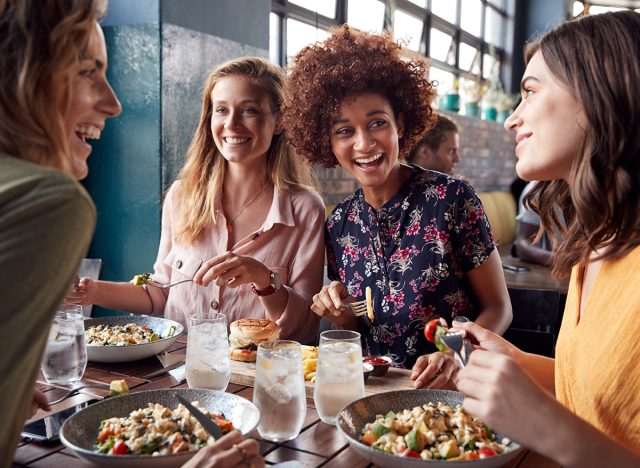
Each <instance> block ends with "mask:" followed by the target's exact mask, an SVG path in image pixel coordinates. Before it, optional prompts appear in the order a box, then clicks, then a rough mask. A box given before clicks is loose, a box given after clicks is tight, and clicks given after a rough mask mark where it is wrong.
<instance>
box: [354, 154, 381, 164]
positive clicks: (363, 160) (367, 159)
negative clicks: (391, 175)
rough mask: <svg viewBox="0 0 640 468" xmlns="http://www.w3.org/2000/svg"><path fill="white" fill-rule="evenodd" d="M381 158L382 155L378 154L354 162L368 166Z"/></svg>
mask: <svg viewBox="0 0 640 468" xmlns="http://www.w3.org/2000/svg"><path fill="white" fill-rule="evenodd" d="M381 157H382V153H378V154H375V155H373V156H371V157H370V158H365V159H356V162H357V163H358V164H369V163H372V162H375V161H377V160H378V159H380V158H381Z"/></svg>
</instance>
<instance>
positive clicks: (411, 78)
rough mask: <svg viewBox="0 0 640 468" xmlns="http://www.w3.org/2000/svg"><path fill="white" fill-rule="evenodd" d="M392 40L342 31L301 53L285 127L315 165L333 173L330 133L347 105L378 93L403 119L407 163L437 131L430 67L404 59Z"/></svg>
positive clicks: (289, 88) (292, 72) (291, 78)
mask: <svg viewBox="0 0 640 468" xmlns="http://www.w3.org/2000/svg"><path fill="white" fill-rule="evenodd" d="M401 51H402V46H401V45H400V44H397V43H395V42H394V41H393V40H392V39H391V37H390V36H389V35H388V34H382V35H374V34H368V33H364V32H360V31H358V30H355V29H352V28H350V27H349V26H348V25H346V24H345V25H343V26H342V27H341V28H336V29H334V30H333V31H332V35H331V37H329V38H328V39H326V40H325V41H323V42H318V43H316V44H313V45H310V46H307V47H305V48H304V49H302V50H301V51H300V52H299V53H298V54H297V55H296V56H295V57H294V59H293V62H292V64H291V66H290V69H289V74H288V76H287V80H286V85H285V90H286V97H285V103H284V106H283V108H282V121H283V124H284V127H285V128H286V129H287V133H288V137H289V138H288V140H289V143H290V144H291V145H293V146H294V147H295V148H296V150H297V151H298V153H299V154H301V155H303V156H304V157H305V158H307V160H309V162H311V163H313V164H322V165H324V166H325V167H334V166H336V165H337V160H336V158H335V156H334V155H333V152H332V150H331V141H330V134H329V133H330V129H331V126H332V123H333V121H334V119H335V117H336V114H337V112H338V109H339V108H340V105H341V103H342V101H343V100H344V99H345V98H346V97H349V96H354V95H358V94H361V93H363V92H368V91H374V92H378V93H380V94H382V95H383V96H385V97H386V98H387V99H388V100H389V102H390V103H391V106H392V108H393V111H394V113H395V115H396V116H398V115H400V114H401V115H402V116H403V119H404V132H403V135H402V138H401V139H400V141H399V146H400V158H403V157H404V156H406V155H407V153H408V152H409V151H410V150H411V149H412V148H413V146H414V145H415V143H416V142H417V141H418V140H420V138H421V137H422V135H423V134H424V133H425V132H426V131H427V130H429V128H430V127H431V126H432V124H433V121H434V120H435V117H434V116H433V110H432V109H431V101H432V100H433V97H434V94H435V92H434V90H433V86H432V84H431V82H430V81H429V80H428V78H427V75H426V71H427V69H428V65H427V62H426V61H425V60H423V59H420V58H416V57H414V56H412V57H409V56H406V57H403V56H402V53H401Z"/></svg>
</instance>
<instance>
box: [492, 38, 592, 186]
mask: <svg viewBox="0 0 640 468" xmlns="http://www.w3.org/2000/svg"><path fill="white" fill-rule="evenodd" d="M521 89H522V102H521V103H520V105H519V106H518V107H517V109H516V110H515V111H514V112H513V114H511V115H510V116H509V118H508V119H507V120H506V121H505V123H504V127H505V128H506V129H507V130H509V131H511V132H514V133H515V134H516V157H517V158H518V162H517V163H516V171H517V173H518V175H519V176H520V177H521V178H523V179H526V180H556V179H563V180H565V181H568V180H569V178H570V174H571V165H572V162H573V160H574V158H575V157H577V156H578V152H579V151H580V147H581V144H582V141H583V140H584V138H585V135H586V132H585V129H586V128H587V119H586V116H585V114H584V110H583V108H582V105H581V104H580V102H579V101H578V100H577V99H576V98H575V97H573V96H572V95H571V94H570V93H569V91H568V90H567V89H566V87H565V86H564V85H563V84H562V83H561V82H560V80H558V79H557V78H556V77H555V76H554V75H553V74H552V73H551V71H550V70H549V68H547V65H546V64H545V62H544V59H543V57H542V53H541V52H540V51H538V52H536V53H535V54H534V55H533V57H532V58H531V60H530V61H529V64H528V65H527V69H526V71H525V74H524V77H523V79H522V84H521Z"/></svg>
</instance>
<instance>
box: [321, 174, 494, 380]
mask: <svg viewBox="0 0 640 468" xmlns="http://www.w3.org/2000/svg"><path fill="white" fill-rule="evenodd" d="M412 170H413V173H412V175H411V176H410V178H409V180H408V181H407V182H406V183H405V184H404V185H403V187H402V188H401V189H400V191H399V192H398V193H397V194H396V195H395V196H394V197H393V198H392V199H391V200H389V201H388V202H387V203H385V204H384V205H383V206H382V207H380V208H379V209H378V210H377V211H376V210H374V209H373V208H372V207H371V206H370V205H369V204H368V203H367V202H366V201H365V199H364V194H363V192H362V189H360V190H358V191H356V192H355V193H354V194H353V195H351V196H350V197H349V198H347V199H346V200H345V201H343V202H342V203H340V204H339V205H337V206H336V208H335V209H334V211H333V212H332V213H331V215H330V216H329V218H328V219H327V222H326V248H327V258H328V276H329V278H330V279H332V280H338V281H341V282H342V283H343V284H344V285H345V286H346V288H347V289H348V290H349V293H350V294H351V295H352V296H354V297H355V298H356V299H358V300H364V298H365V288H366V287H367V286H369V287H371V292H372V296H373V310H374V320H373V322H371V321H369V319H368V318H367V317H366V315H365V316H363V317H360V318H359V328H360V331H361V332H362V335H363V338H364V344H365V345H366V347H367V348H368V352H369V354H376V355H388V356H391V357H392V358H393V359H394V361H395V364H396V365H397V366H399V367H406V368H411V367H412V366H413V365H414V363H415V362H416V359H417V358H418V356H420V355H422V354H425V353H431V352H433V351H435V350H436V349H435V347H434V346H433V344H431V343H429V342H428V341H427V340H426V339H425V338H424V334H423V332H424V325H425V323H426V322H428V321H429V320H431V318H432V317H434V316H440V317H444V318H445V319H447V322H449V323H450V322H451V318H452V316H454V315H465V316H467V317H468V318H469V319H471V320H473V319H474V318H475V317H476V316H477V315H478V304H477V300H476V297H475V295H474V293H473V290H472V289H471V285H470V284H469V282H468V280H467V278H466V277H465V275H464V273H465V272H468V271H470V270H473V269H474V268H477V267H478V266H480V265H481V264H482V263H483V262H484V261H485V260H486V259H487V258H488V257H489V255H490V254H491V252H492V251H493V249H494V247H495V244H494V242H493V235H492V233H491V229H490V227H489V222H488V220H487V217H486V215H485V213H484V209H483V207H482V203H481V202H480V200H479V199H478V197H477V195H476V194H475V192H474V190H473V188H471V186H470V185H469V184H468V183H467V182H465V181H463V180H460V179H456V178H454V177H450V176H447V175H446V174H442V173H439V172H434V171H428V170H424V169H422V168H419V167H418V166H412ZM366 351H367V349H365V350H364V352H366Z"/></svg>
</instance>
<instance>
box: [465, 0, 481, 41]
mask: <svg viewBox="0 0 640 468" xmlns="http://www.w3.org/2000/svg"><path fill="white" fill-rule="evenodd" d="M460 13H461V17H460V27H461V28H462V29H464V30H465V31H467V32H469V33H471V34H473V35H474V36H476V37H480V26H481V24H480V19H481V18H482V16H481V14H482V3H481V2H480V0H462V3H461V10H460Z"/></svg>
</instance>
